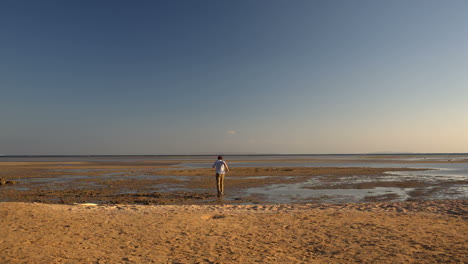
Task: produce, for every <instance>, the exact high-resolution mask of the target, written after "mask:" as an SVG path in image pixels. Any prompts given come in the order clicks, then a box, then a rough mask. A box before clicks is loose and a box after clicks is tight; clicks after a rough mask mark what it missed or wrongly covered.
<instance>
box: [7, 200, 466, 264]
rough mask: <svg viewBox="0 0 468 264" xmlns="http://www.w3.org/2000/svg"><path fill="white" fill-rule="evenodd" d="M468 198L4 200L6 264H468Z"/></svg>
mask: <svg viewBox="0 0 468 264" xmlns="http://www.w3.org/2000/svg"><path fill="white" fill-rule="evenodd" d="M467 205H468V203H467V202H466V201H463V200H450V201H415V202H401V203H354V204H282V205H280V204H278V205H150V206H145V205H119V204H117V205H106V206H90V205H88V206H86V205H59V204H41V203H17V202H13V203H10V202H4V203H0V218H1V219H2V227H1V228H0V252H2V253H1V254H0V263H256V262H260V263H466V262H467V261H468V259H467V242H468V241H467V239H468V237H467V235H466V234H467V230H468V223H467V209H468V208H467Z"/></svg>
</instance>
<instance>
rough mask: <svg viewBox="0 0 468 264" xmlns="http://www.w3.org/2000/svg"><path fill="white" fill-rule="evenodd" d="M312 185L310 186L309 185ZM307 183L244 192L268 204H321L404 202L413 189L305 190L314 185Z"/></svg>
mask: <svg viewBox="0 0 468 264" xmlns="http://www.w3.org/2000/svg"><path fill="white" fill-rule="evenodd" d="M311 183H312V184H311ZM315 184H316V183H314V182H311V181H307V182H302V183H292V184H272V185H269V186H265V187H255V188H249V189H246V190H244V192H245V194H247V195H261V196H263V197H264V198H265V200H267V201H268V202H274V203H292V202H295V201H297V200H310V199H318V200H320V201H321V202H362V201H364V199H365V198H366V197H377V196H381V195H388V194H395V195H397V197H398V198H396V199H394V200H392V201H404V200H406V199H408V198H409V197H410V196H409V195H408V192H410V191H412V190H414V189H413V188H395V187H376V188H372V189H307V188H304V187H307V186H311V185H315Z"/></svg>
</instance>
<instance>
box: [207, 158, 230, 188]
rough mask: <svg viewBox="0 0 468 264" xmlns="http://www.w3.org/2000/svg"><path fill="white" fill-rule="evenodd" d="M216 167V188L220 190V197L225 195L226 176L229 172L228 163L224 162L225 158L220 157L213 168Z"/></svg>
mask: <svg viewBox="0 0 468 264" xmlns="http://www.w3.org/2000/svg"><path fill="white" fill-rule="evenodd" d="M215 167H216V188H217V189H218V197H221V195H224V174H226V171H229V167H228V165H227V163H226V162H225V161H224V160H223V156H218V160H217V161H215V162H214V163H213V166H211V168H215Z"/></svg>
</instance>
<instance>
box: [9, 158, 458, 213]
mask: <svg viewBox="0 0 468 264" xmlns="http://www.w3.org/2000/svg"><path fill="white" fill-rule="evenodd" d="M169 164H171V163H167V162H166V163H153V164H152V165H148V164H147V163H145V162H140V163H130V164H119V165H118V166H117V165H115V164H95V163H94V164H90V163H85V164H81V165H78V164H75V163H73V164H67V165H64V164H57V163H45V164H43V163H37V164H29V165H24V166H19V165H17V164H13V165H9V166H7V165H3V166H0V172H2V174H1V175H0V177H6V179H7V180H14V181H16V182H17V184H15V185H14V186H8V187H6V186H0V188H2V189H0V201H7V202H42V203H61V204H73V203H83V202H94V203H100V204H122V203H126V204H144V205H149V204H226V203H230V204H248V203H250V204H252V203H253V204H255V203H265V202H267V201H265V198H264V197H262V196H261V195H255V194H246V193H245V192H243V191H244V190H246V189H249V188H258V187H260V188H263V187H266V186H271V185H272V184H294V183H299V184H300V183H303V182H306V181H308V180H311V179H315V180H320V181H321V182H322V183H323V184H322V185H320V188H322V189H353V188H355V189H364V188H369V189H372V188H374V187H382V186H383V187H397V188H406V187H424V186H425V184H426V183H424V182H418V181H394V182H378V181H371V182H364V183H354V182H352V181H350V180H348V178H350V179H351V178H354V177H355V176H356V175H359V177H368V178H373V177H374V178H375V177H377V176H382V175H385V172H387V171H411V170H414V169H407V168H399V169H395V168H358V167H353V168H339V167H317V168H314V167H312V168H310V167H309V168H302V167H294V168H233V169H231V171H230V172H229V173H228V174H227V176H226V180H225V184H226V193H227V196H226V197H225V199H222V200H219V199H217V198H216V196H215V190H216V187H215V181H214V173H213V169H210V168H204V169H182V168H177V167H168V165H169ZM64 175H65V176H64ZM465 183H466V181H465ZM452 184H456V183H452ZM307 188H314V187H307ZM317 188H319V187H317ZM418 195H419V196H424V195H426V194H425V193H420V194H419V193H416V194H415V197H416V196H418ZM329 198H330V197H328V196H326V197H324V198H323V199H329ZM394 198H395V197H393V196H391V195H389V194H387V193H384V194H382V195H381V196H372V197H369V199H374V200H378V201H391V200H392V199H394ZM416 198H417V197H416ZM321 199H322V198H313V199H312V198H311V199H309V200H305V199H303V200H299V201H298V202H321V201H322V200H321ZM369 199H368V201H370V200H369Z"/></svg>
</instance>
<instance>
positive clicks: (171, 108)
mask: <svg viewBox="0 0 468 264" xmlns="http://www.w3.org/2000/svg"><path fill="white" fill-rule="evenodd" d="M467 14H468V1H465V0H448V1H439V0H436V1H431V0H412V1H406V0H402V1H398V0H392V1H373V0H372V1H345V0H343V1H335V0H332V1H328V0H327V1H325V0H324V1H313V0H311V1H309V0H307V1H299V0H294V1H282V0H281V1H272V0H268V1H267V0H263V1H237V0H236V1H219V0H213V1H208V0H201V1H191V0H187V1H182V0H181V1H111V0H107V1H106V0H103V1H61V0H57V1H48V0H41V1H33V0H31V1H25V0H3V1H0V154H9V155H21V154H194V153H195V154H196V153H215V154H216V153H235V152H242V153H368V152H380V151H394V152H468V15H467Z"/></svg>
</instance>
